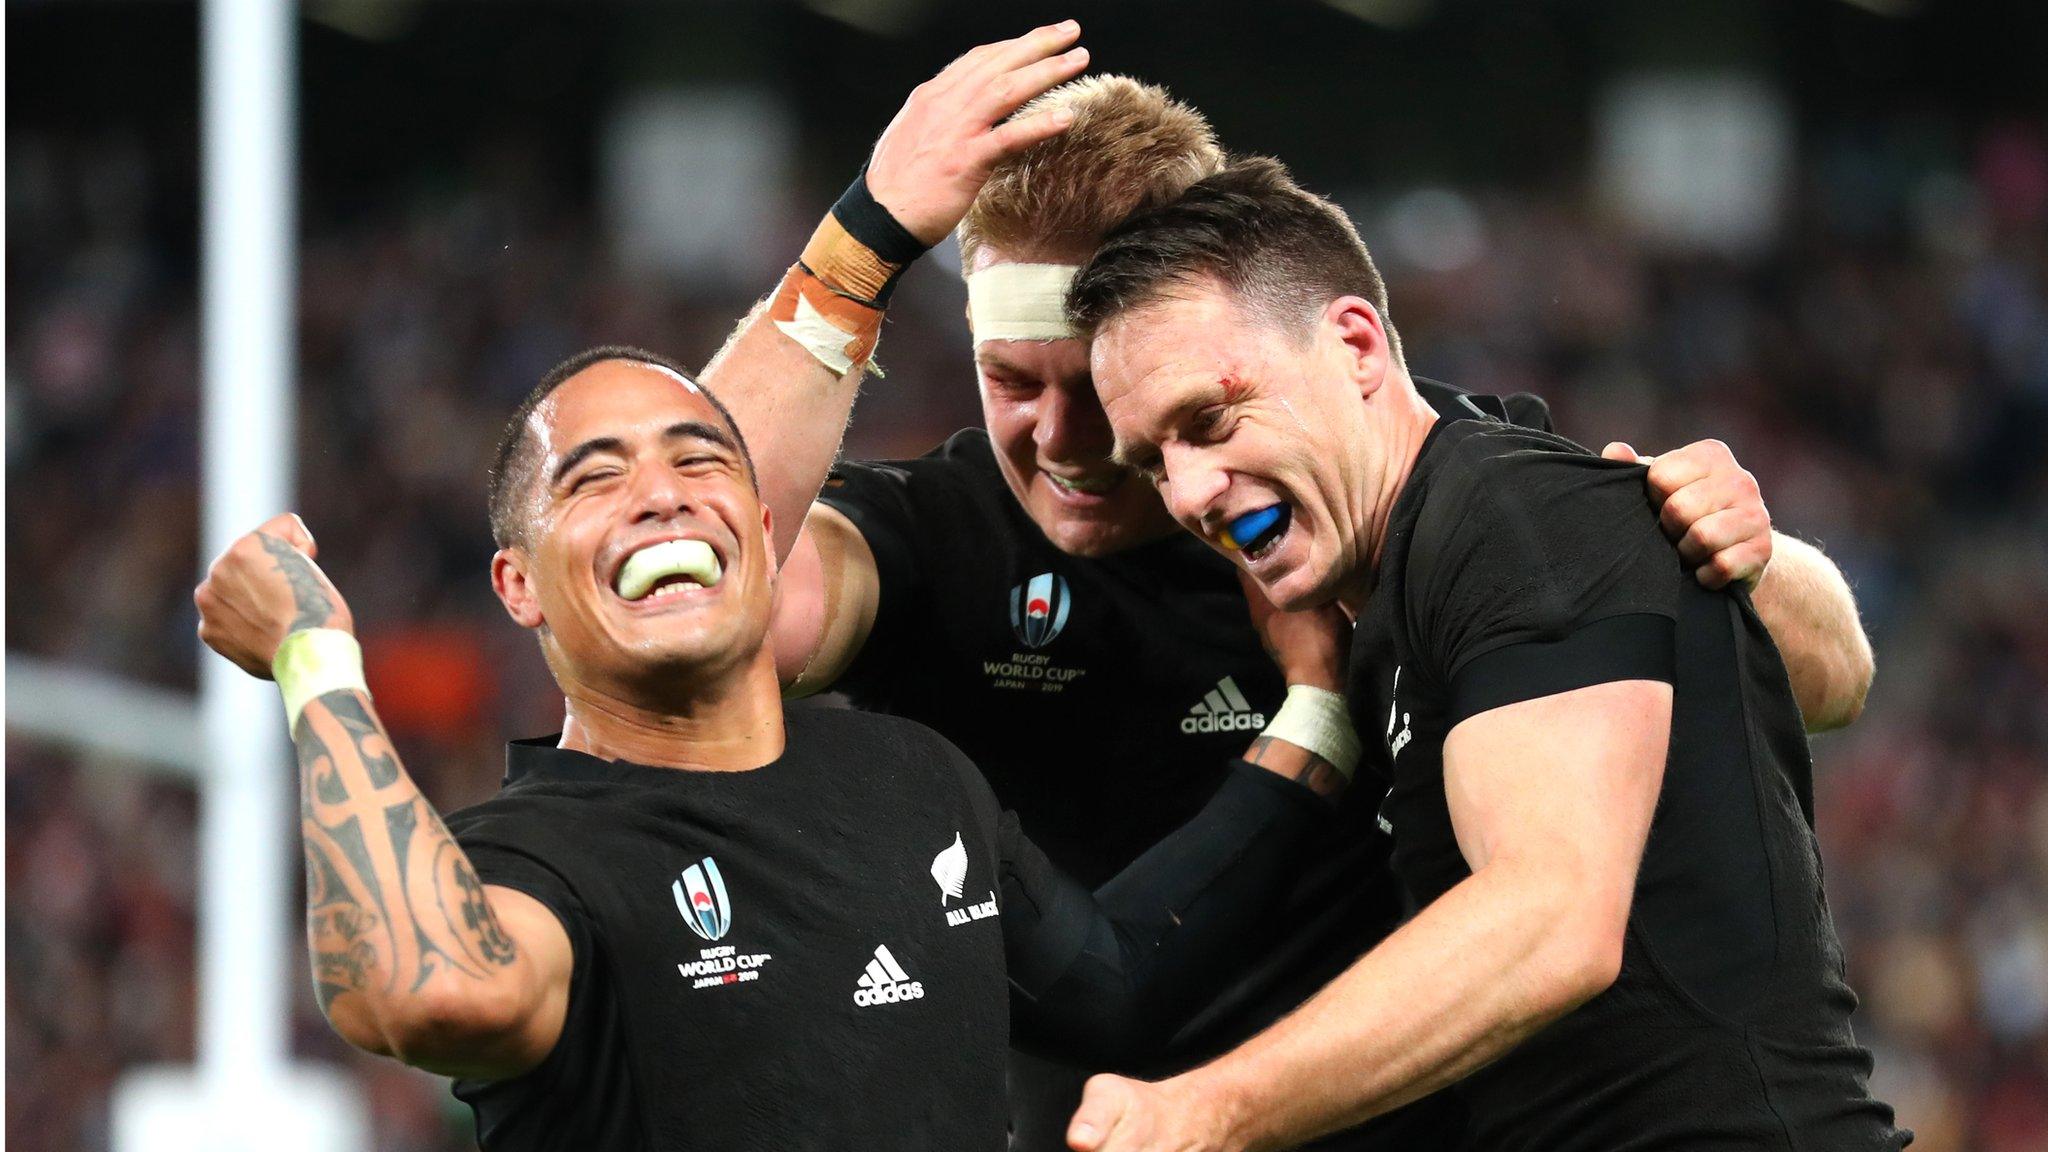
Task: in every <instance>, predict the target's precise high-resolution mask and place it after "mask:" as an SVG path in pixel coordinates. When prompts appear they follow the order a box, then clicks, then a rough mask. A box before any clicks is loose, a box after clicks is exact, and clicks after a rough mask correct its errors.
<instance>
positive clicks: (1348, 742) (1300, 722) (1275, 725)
mask: <svg viewBox="0 0 2048 1152" xmlns="http://www.w3.org/2000/svg"><path fill="white" fill-rule="evenodd" d="M1259 735H1261V736H1271V737H1273V738H1274V739H1275V740H1285V741H1287V742H1288V743H1289V744H1292V745H1294V746H1295V747H1297V748H1305V749H1307V750H1308V751H1310V752H1313V753H1315V754H1316V755H1318V756H1321V757H1322V758H1323V759H1325V760H1328V761H1329V762H1330V766H1331V767H1333V768H1335V769H1336V770H1337V771H1338V772H1339V773H1342V774H1343V776H1344V779H1346V780H1349V779H1351V774H1352V773H1353V772H1355V771H1357V769H1358V757H1359V754H1360V746H1359V743H1358V732H1357V730H1356V729H1354V728H1352V726H1351V710H1350V709H1349V708H1347V707H1345V705H1344V697H1342V696H1340V695H1338V694H1337V693H1335V692H1332V691H1330V690H1328V689H1326V688H1311V687H1310V686H1308V685H1306V684H1289V685H1288V686H1287V699H1286V700H1285V701H1283V702H1282V703H1281V705H1280V711H1278V712H1276V713H1274V714H1273V719H1272V721H1271V722H1270V723H1268V724H1267V725H1266V730H1265V731H1264V732H1261V733H1259Z"/></svg>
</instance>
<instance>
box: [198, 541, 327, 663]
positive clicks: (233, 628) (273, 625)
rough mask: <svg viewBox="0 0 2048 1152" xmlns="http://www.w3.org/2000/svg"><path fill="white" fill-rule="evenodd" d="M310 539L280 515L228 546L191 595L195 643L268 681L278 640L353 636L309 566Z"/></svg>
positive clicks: (320, 575)
mask: <svg viewBox="0 0 2048 1152" xmlns="http://www.w3.org/2000/svg"><path fill="white" fill-rule="evenodd" d="M318 551H319V547H318V545H316V544H314V543H313V534H312V533H311V532H308V531H306V525H305V524H304V523H302V522H301V521H300V520H299V518H298V517H297V516H294V515H292V514H291V513H289V512H286V513H284V514H282V515H279V516H273V517H271V518H270V519H269V520H266V521H264V523H263V526H262V527H261V528H258V529H256V530H255V531H254V532H251V533H249V534H248V535H247V536H244V537H242V538H241V539H239V540H237V541H235V542H234V543H233V544H232V545H229V547H228V550H227V551H225V552H223V553H221V554H220V556H219V558H218V559H216V560H214V562H213V564H212V566H211V567H209V568H208V569H207V570H206V579H205V580H204V581H203V582H202V583H201V584H200V585H199V587H198V588H197V589H195V590H194V591H193V593H192V602H193V603H195V604H197V605H198V606H199V638H200V639H201V640H203V641H205V643H206V646H207V647H209V648H211V649H213V650H214V651H215V652H218V653H220V654H221V655H223V656H225V657H227V658H228V659H229V660H232V661H234V662H235V665H236V666H237V667H239V668H240V669H241V670H242V671H244V672H247V673H248V674H249V675H251V676H258V677H261V678H262V679H265V680H268V679H270V664H271V661H272V660H273V659H275V657H276V656H277V646H278V645H279V644H282V643H284V638H285V637H286V636H289V635H291V634H292V633H294V632H297V631H299V630H301V629H304V628H337V629H340V630H342V631H344V632H354V631H355V620H354V619H353V618H352V617H350V616H349V612H348V604H347V603H346V602H345V601H343V600H342V598H341V593H339V592H336V591H335V590H334V585H332V584H330V583H328V581H327V574H326V573H324V572H322V571H320V567H319V565H317V564H314V563H313V556H314V555H315V553H317V552H318Z"/></svg>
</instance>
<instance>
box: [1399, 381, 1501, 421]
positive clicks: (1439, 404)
mask: <svg viewBox="0 0 2048 1152" xmlns="http://www.w3.org/2000/svg"><path fill="white" fill-rule="evenodd" d="M1413 379H1414V381H1415V391H1416V392H1418V393H1420V394H1421V396H1422V398H1423V399H1424V400H1425V401H1427V402H1428V403H1429V406H1430V407H1431V408H1434V409H1436V414H1437V416H1438V417H1439V419H1440V420H1475V419H1477V420H1498V421H1500V422H1501V423H1503V424H1508V423H1512V422H1513V421H1511V420H1509V419H1508V407H1507V405H1506V404H1505V403H1503V402H1502V401H1501V398H1500V397H1498V396H1489V395H1487V394H1486V393H1484V392H1472V391H1468V390H1467V389H1464V388H1460V387H1458V386H1457V385H1456V384H1446V383H1444V382H1443V381H1441V380H1431V379H1430V378H1428V377H1427V376H1416V377H1414V378H1413Z"/></svg>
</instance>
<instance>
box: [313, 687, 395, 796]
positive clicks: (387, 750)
mask: <svg viewBox="0 0 2048 1152" xmlns="http://www.w3.org/2000/svg"><path fill="white" fill-rule="evenodd" d="M326 703H327V709H328V711H330V712H333V713H334V718H335V719H336V720H339V721H341V727H342V729H343V730H344V731H346V732H347V733H348V738H349V742H350V743H352V744H354V745H355V748H356V755H357V756H360V757H362V760H363V770H364V771H365V772H368V773H369V775H370V787H372V788H388V787H390V786H391V785H393V784H395V783H397V782H398V757H397V755H395V754H394V753H393V752H392V749H391V741H389V740H387V739H385V738H384V729H383V728H381V727H379V726H378V724H377V722H376V721H375V720H372V719H370V713H369V711H368V710H367V709H365V708H364V707H363V701H362V698H361V697H359V696H357V695H356V694H355V693H353V692H336V693H334V694H333V695H332V696H331V697H330V698H329V699H328V700H327V701H326Z"/></svg>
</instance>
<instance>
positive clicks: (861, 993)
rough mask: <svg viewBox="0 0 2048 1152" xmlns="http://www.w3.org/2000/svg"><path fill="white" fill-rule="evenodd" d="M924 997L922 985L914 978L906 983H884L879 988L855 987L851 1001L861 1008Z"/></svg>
mask: <svg viewBox="0 0 2048 1152" xmlns="http://www.w3.org/2000/svg"><path fill="white" fill-rule="evenodd" d="M922 999H924V985H923V984H922V983H921V982H919V981H916V980H912V981H911V982H910V983H908V984H886V985H883V986H882V987H880V988H856V989H854V992H853V1002H854V1003H855V1004H858V1005H860V1006H861V1007H863V1008H872V1007H874V1006H875V1005H877V1004H897V1003H901V1002H902V1001H905V1000H922Z"/></svg>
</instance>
